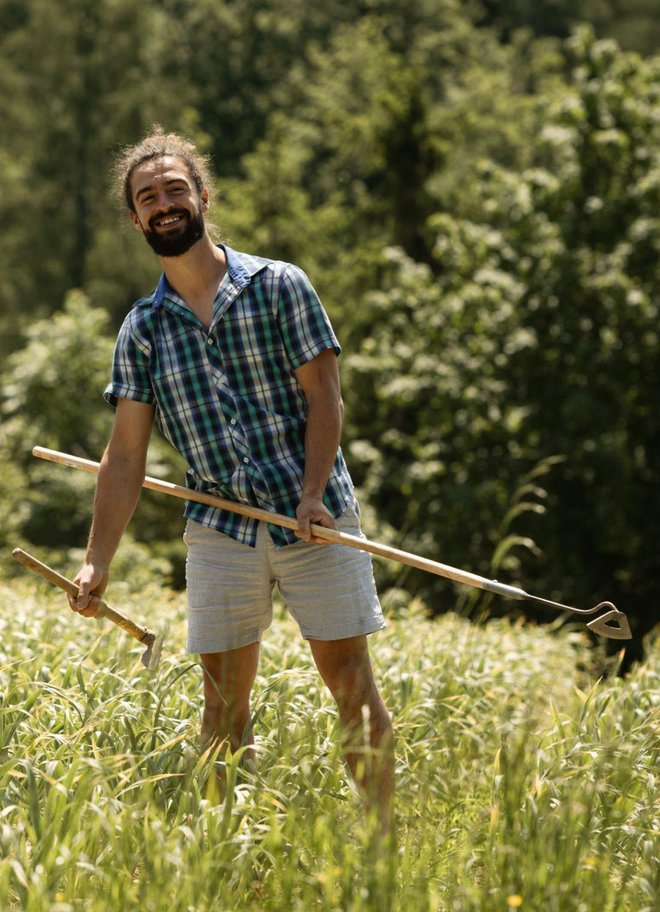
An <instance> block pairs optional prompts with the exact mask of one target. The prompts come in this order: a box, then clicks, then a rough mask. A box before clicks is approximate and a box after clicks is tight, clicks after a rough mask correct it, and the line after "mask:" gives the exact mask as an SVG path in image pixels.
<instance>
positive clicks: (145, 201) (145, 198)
mask: <svg viewBox="0 0 660 912" xmlns="http://www.w3.org/2000/svg"><path fill="white" fill-rule="evenodd" d="M140 202H141V203H142V204H145V205H146V204H148V203H151V202H153V196H151V194H149V195H148V196H143V197H142V198H141V199H140Z"/></svg>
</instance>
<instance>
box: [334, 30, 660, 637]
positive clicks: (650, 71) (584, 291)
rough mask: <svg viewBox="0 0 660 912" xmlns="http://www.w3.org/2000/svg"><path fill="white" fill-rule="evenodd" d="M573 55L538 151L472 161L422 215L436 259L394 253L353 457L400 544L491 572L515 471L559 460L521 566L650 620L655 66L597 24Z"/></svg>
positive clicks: (353, 408) (388, 259)
mask: <svg viewBox="0 0 660 912" xmlns="http://www.w3.org/2000/svg"><path fill="white" fill-rule="evenodd" d="M568 49H569V52H570V54H571V57H572V64H573V74H572V79H571V84H570V86H569V87H568V88H567V89H566V91H564V92H563V93H561V94H560V95H558V96H557V97H556V98H554V100H553V101H551V103H550V104H547V105H546V106H545V107H544V109H543V128H542V131H541V134H540V137H539V140H538V142H537V146H536V148H535V159H536V160H534V161H531V162H530V165H529V167H527V168H525V169H523V170H522V171H521V172H512V171H510V170H508V169H507V168H505V167H502V166H501V165H498V164H495V163H494V162H493V161H482V162H479V163H476V164H475V166H474V167H473V169H472V176H471V181H470V183H469V190H467V191H466V192H465V193H463V194H459V193H457V192H456V193H454V194H453V196H452V203H453V206H452V208H453V213H452V214H449V213H448V212H440V213H438V214H436V215H433V216H432V217H431V218H429V220H428V222H427V230H428V231H429V234H430V236H431V237H432V238H433V239H434V240H433V245H432V257H431V263H430V264H428V265H427V264H419V263H414V262H412V261H411V260H410V258H409V257H406V256H405V255H404V254H403V253H402V252H401V251H400V250H393V251H388V252H386V255H385V257H384V259H383V262H382V267H381V274H380V281H379V290H378V291H374V292H372V293H369V294H367V295H365V297H364V298H363V304H362V306H361V307H360V308H359V311H358V316H357V319H356V321H355V323H354V327H355V330H354V331H355V338H357V339H358V340H359V342H358V350H357V352H356V354H354V355H353V356H351V357H349V358H348V360H347V370H346V379H347V381H348V382H347V386H346V389H347V394H346V398H347V401H348V408H347V413H348V416H349V425H348V427H349V435H350V437H351V443H350V446H349V451H350V454H351V456H352V459H353V461H354V464H356V465H357V467H358V471H359V477H360V481H361V483H362V484H363V486H364V489H365V491H366V493H367V494H368V496H369V498H370V500H371V502H372V503H373V505H374V506H375V507H376V510H377V512H378V513H379V515H381V516H382V517H383V518H385V519H386V520H387V521H389V523H390V524H392V525H395V524H396V525H397V526H398V528H400V529H402V530H403V532H404V533H405V534H406V536H407V544H408V545H409V549H410V550H415V549H416V548H420V549H424V553H427V554H429V555H441V556H442V558H443V559H444V560H446V561H447V562H449V563H456V562H457V560H459V561H460V560H461V558H460V556H461V555H463V558H462V565H463V566H468V567H469V566H470V565H471V566H472V567H473V568H474V569H476V570H477V571H482V572H485V570H486V569H487V564H488V561H489V559H490V553H491V552H492V550H493V549H494V548H495V546H496V544H497V543H498V541H500V532H499V531H498V526H499V523H498V516H500V517H501V516H502V515H503V514H504V512H505V505H506V503H507V502H508V500H509V498H510V497H511V495H512V493H513V492H514V491H515V490H516V487H517V479H518V478H519V477H520V475H521V474H522V473H523V472H524V471H526V469H528V468H530V467H531V465H533V464H535V463H536V462H537V461H538V460H544V459H547V458H548V457H551V456H554V455H556V454H562V455H565V456H566V462H565V463H564V465H563V467H562V468H561V469H558V470H556V471H554V472H553V473H552V475H551V477H550V478H549V480H548V492H549V499H548V507H549V508H548V510H547V512H546V513H545V515H544V516H543V519H542V521H537V520H534V519H533V518H530V517H529V516H527V517H525V518H523V521H522V522H520V523H518V525H517V529H516V530H515V531H516V532H517V534H520V535H522V536H531V537H532V538H533V539H534V540H535V541H536V542H537V543H538V545H539V546H540V548H541V550H542V554H543V565H544V566H543V568H541V567H540V564H539V562H538V561H537V560H531V559H527V560H523V562H522V564H523V568H524V570H525V573H524V576H523V578H525V577H526V578H527V580H529V579H536V580H537V583H536V584H535V585H536V586H537V588H540V589H542V590H544V591H545V592H546V593H550V592H552V593H556V594H557V595H560V594H561V593H562V592H564V593H565V592H567V591H568V592H570V593H572V596H571V598H573V599H574V600H575V601H578V602H581V603H582V602H584V603H585V604H589V603H591V602H593V601H597V600H600V599H602V598H603V597H604V596H605V594H606V593H609V597H610V598H614V599H615V600H616V599H617V598H620V599H621V600H622V602H623V604H625V605H626V608H627V609H629V610H631V611H632V613H633V614H635V615H637V617H638V619H640V620H641V619H642V618H643V617H644V616H647V615H646V611H647V607H648V606H649V605H655V604H657V602H658V599H659V597H660V593H659V592H658V588H657V585H658V583H657V581H658V579H660V565H659V564H658V554H657V549H656V548H655V545H654V543H653V542H654V533H653V529H652V526H653V522H654V520H653V517H654V515H655V513H656V512H657V509H658V508H659V506H660V505H656V506H654V507H650V503H651V502H654V501H653V498H654V496H655V495H654V493H653V492H654V491H657V485H658V465H657V459H656V458H654V456H653V454H654V453H656V454H657V452H658V441H659V431H660V426H659V424H658V420H657V409H655V408H654V406H653V403H654V402H656V401H657V399H658V395H659V394H660V390H659V389H658V376H657V364H658V363H659V358H660V349H659V344H660V343H659V339H658V332H657V316H658V311H657V298H658V291H659V287H658V268H657V262H658V260H657V251H658V247H659V238H660V221H659V220H658V218H657V205H658V187H659V186H660V184H659V182H658V178H659V176H660V170H659V169H658V157H657V148H658V146H657V138H658V126H657V124H658V121H657V111H658V92H657V85H658V60H657V59H654V60H651V61H642V60H641V59H640V58H638V57H636V56H634V55H622V54H620V53H619V52H618V50H617V49H616V46H615V45H613V44H612V43H611V42H596V41H595V40H594V38H593V35H592V34H591V33H590V32H589V31H588V30H582V31H579V32H577V33H576V34H575V36H574V37H573V38H572V39H571V41H570V43H569V45H568ZM461 215H463V217H461ZM369 428H373V429H374V430H373V433H372V434H370V433H369V430H368V429H369ZM365 431H366V432H365ZM632 530H634V531H632ZM528 553H529V552H528ZM418 585H419V586H420V587H423V590H422V591H426V593H427V594H428V592H429V588H428V587H429V584H428V583H425V582H423V581H422V580H421V578H420V579H419V580H418ZM427 597H428V596H427ZM564 598H565V596H564ZM647 617H648V616H647ZM649 621H650V623H651V624H652V623H653V619H652V618H650V619H649Z"/></svg>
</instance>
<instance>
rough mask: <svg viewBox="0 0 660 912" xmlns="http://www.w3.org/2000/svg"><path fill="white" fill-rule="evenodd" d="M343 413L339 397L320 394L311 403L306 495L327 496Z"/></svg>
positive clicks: (305, 484) (306, 437)
mask: <svg viewBox="0 0 660 912" xmlns="http://www.w3.org/2000/svg"><path fill="white" fill-rule="evenodd" d="M343 416H344V408H343V403H342V401H341V397H339V396H335V395H328V396H318V397H315V398H314V399H312V400H311V401H309V402H308V411H307V429H306V432H305V476H304V481H303V490H302V496H303V497H318V498H322V497H323V494H324V492H325V489H326V485H327V483H328V478H329V476H330V472H331V471H332V466H333V465H334V461H335V458H336V456H337V450H338V449H339V442H340V440H341V428H342V420H343Z"/></svg>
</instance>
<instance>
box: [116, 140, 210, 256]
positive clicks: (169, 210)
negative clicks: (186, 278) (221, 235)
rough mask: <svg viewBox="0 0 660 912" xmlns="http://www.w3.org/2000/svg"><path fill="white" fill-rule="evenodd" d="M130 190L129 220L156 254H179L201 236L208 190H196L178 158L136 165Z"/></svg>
mask: <svg viewBox="0 0 660 912" xmlns="http://www.w3.org/2000/svg"><path fill="white" fill-rule="evenodd" d="M131 192H132V195H133V205H134V206H135V212H131V213H130V216H131V220H132V221H133V224H134V225H135V228H136V229H137V230H138V231H141V232H142V233H143V234H144V237H145V239H146V241H147V243H148V244H149V245H150V247H151V248H152V250H153V251H154V253H156V254H157V255H158V256H160V257H178V256H182V255H183V254H184V253H187V252H188V250H190V248H191V247H192V246H193V244H195V243H197V241H199V239H200V238H201V237H202V236H203V234H204V216H203V212H204V210H206V209H208V191H207V190H202V192H201V194H200V193H198V192H197V188H196V187H195V184H194V183H193V180H192V178H191V177H190V174H189V172H188V168H187V167H186V165H185V164H184V163H183V162H182V161H181V160H180V159H178V158H175V157H173V156H169V155H167V156H163V157H162V158H155V159H151V160H150V161H146V162H143V163H142V164H141V165H138V166H137V168H136V169H135V170H134V171H133V174H132V176H131Z"/></svg>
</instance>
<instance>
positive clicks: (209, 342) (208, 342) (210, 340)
mask: <svg viewBox="0 0 660 912" xmlns="http://www.w3.org/2000/svg"><path fill="white" fill-rule="evenodd" d="M206 344H207V345H214V344H215V343H214V342H213V337H212V336H209V337H208V338H207V340H206Z"/></svg>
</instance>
